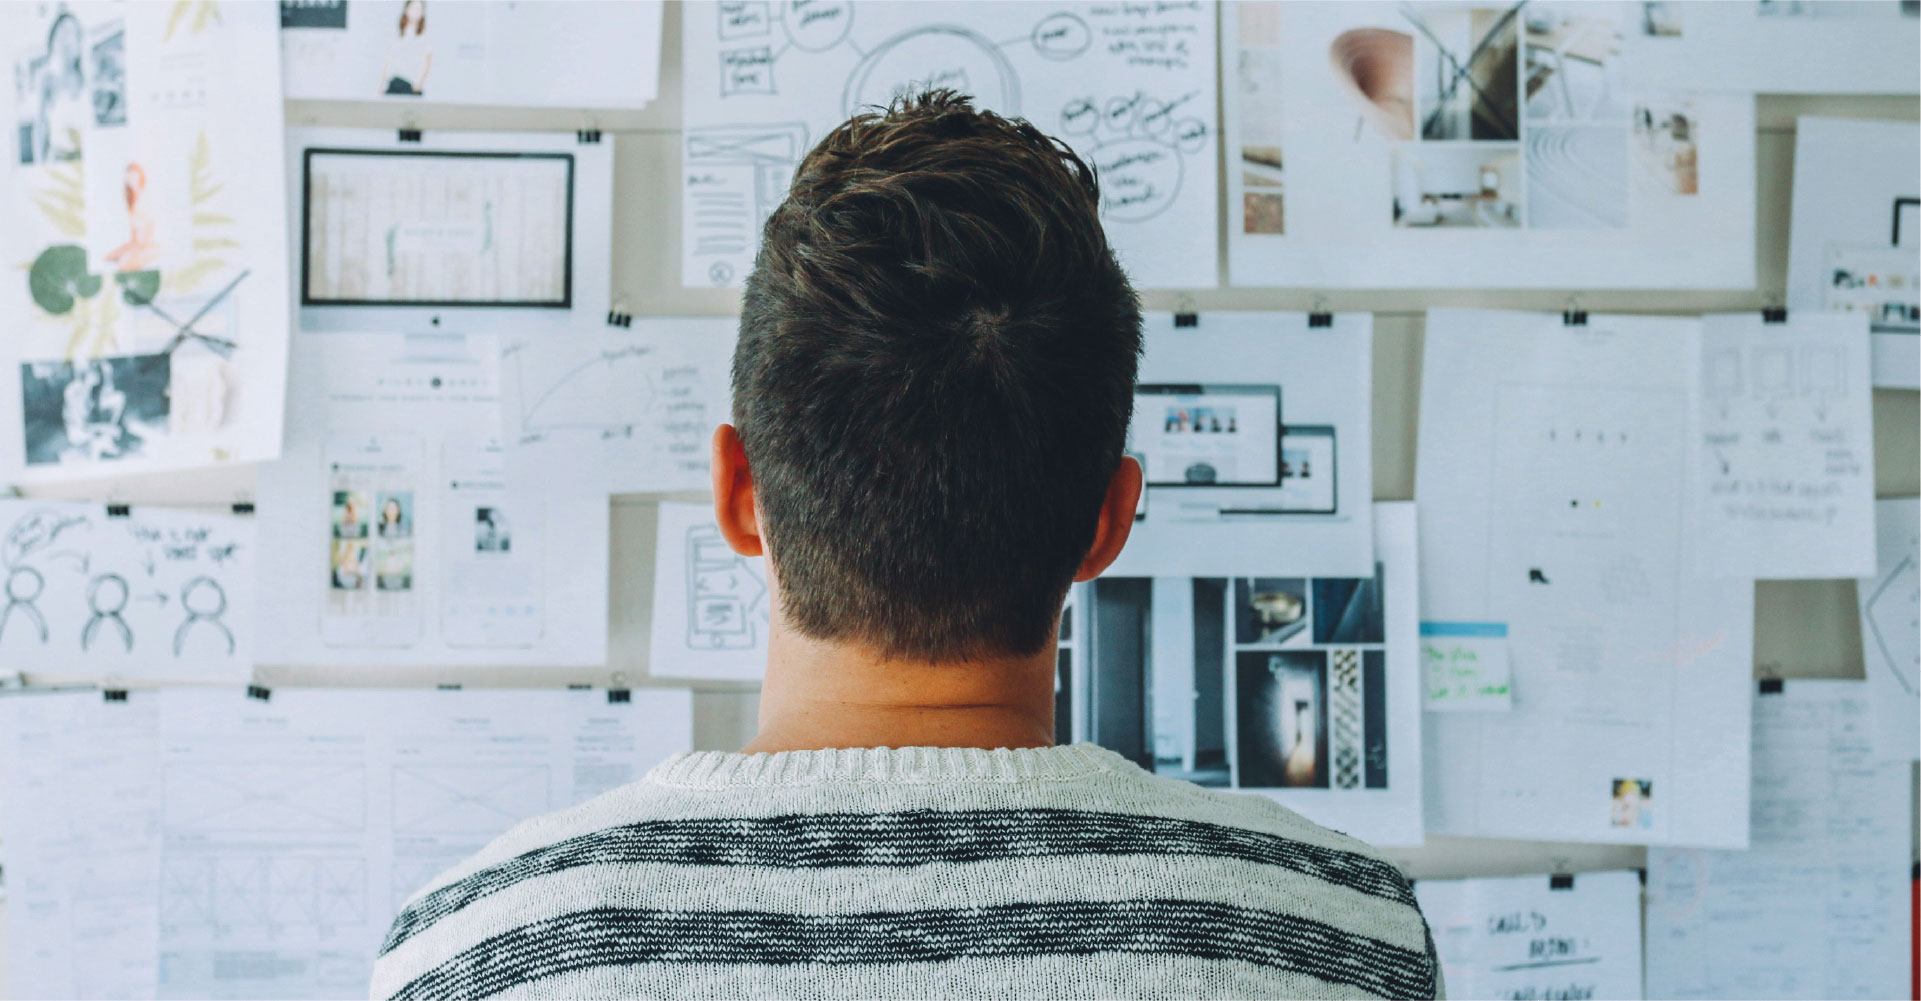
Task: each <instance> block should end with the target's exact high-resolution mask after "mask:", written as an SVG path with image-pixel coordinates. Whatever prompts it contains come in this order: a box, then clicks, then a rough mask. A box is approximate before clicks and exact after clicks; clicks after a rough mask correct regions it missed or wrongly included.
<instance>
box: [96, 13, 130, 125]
mask: <svg viewBox="0 0 1921 1001" xmlns="http://www.w3.org/2000/svg"><path fill="white" fill-rule="evenodd" d="M87 80H88V85H89V86H90V87H91V88H92V91H93V124H95V125H98V126H101V127H103V128H107V127H112V126H116V125H125V124H127V30H126V24H125V22H123V21H113V22H111V23H109V24H106V25H103V26H102V27H100V28H98V29H96V30H95V31H94V38H93V40H92V41H91V42H90V43H89V44H88V46H87Z"/></svg>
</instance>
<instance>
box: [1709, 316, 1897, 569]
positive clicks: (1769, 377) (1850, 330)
mask: <svg viewBox="0 0 1921 1001" xmlns="http://www.w3.org/2000/svg"><path fill="white" fill-rule="evenodd" d="M1867 332H1868V325H1867V318H1866V317H1865V316H1862V315H1860V314H1858V313H1855V314H1847V313H1822V312H1817V311H1814V310H1805V309H1802V310H1795V311H1793V312H1792V313H1790V314H1789V315H1788V318H1787V321H1786V322H1783V323H1767V322H1764V321H1763V320H1762V318H1761V316H1760V315H1759V314H1756V313H1716V314H1710V315H1708V316H1704V317H1702V318H1701V351H1702V355H1701V396H1700V401H1699V414H1700V433H1701V443H1700V456H1699V459H1700V461H1699V464H1698V465H1697V467H1696V470H1695V474H1696V476H1695V482H1696V484H1697V489H1696V491H1695V495H1694V496H1695V503H1696V504H1697V505H1698V509H1697V512H1696V521H1695V524H1696V527H1697V531H1698V535H1697V537H1696V540H1695V541H1696V545H1695V547H1694V550H1693V552H1694V557H1695V568H1694V569H1695V572H1696V573H1697V574H1699V575H1701V576H1706V577H1729V578H1741V577H1752V578H1761V579H1803V578H1823V577H1855V576H1861V575H1863V574H1865V573H1867V572H1868V571H1869V570H1870V569H1871V568H1873V566H1874V425H1873V400H1872V391H1871V387H1870V382H1869V376H1868V370H1869V358H1868V353H1869V343H1868V337H1867Z"/></svg>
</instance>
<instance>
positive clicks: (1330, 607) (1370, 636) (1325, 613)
mask: <svg viewBox="0 0 1921 1001" xmlns="http://www.w3.org/2000/svg"><path fill="white" fill-rule="evenodd" d="M1383 580H1384V578H1383V576H1382V570H1381V566H1380V564H1378V563H1377V564H1375V565H1374V576H1373V577H1370V578H1350V577H1326V578H1321V577H1317V578H1315V579H1314V582H1313V590H1314V643H1315V644H1316V645H1317V646H1318V645H1320V644H1322V643H1342V644H1356V643H1385V642H1387V634H1386V630H1385V628H1384V627H1383V626H1382V614H1381V607H1382V601H1383V598H1382V594H1381V590H1382V582H1383Z"/></svg>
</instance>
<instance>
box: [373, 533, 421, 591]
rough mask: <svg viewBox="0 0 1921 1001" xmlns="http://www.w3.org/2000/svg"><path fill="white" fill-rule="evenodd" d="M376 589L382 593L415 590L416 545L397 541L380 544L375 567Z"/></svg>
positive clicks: (411, 542)
mask: <svg viewBox="0 0 1921 1001" xmlns="http://www.w3.org/2000/svg"><path fill="white" fill-rule="evenodd" d="M374 587H375V588H376V589H377V590H380V591H411V590H413V589H414V543H413V540H412V539H396V540H393V541H385V542H382V543H381V544H380V553H379V555H378V556H377V557H376V564H375V567H374Z"/></svg>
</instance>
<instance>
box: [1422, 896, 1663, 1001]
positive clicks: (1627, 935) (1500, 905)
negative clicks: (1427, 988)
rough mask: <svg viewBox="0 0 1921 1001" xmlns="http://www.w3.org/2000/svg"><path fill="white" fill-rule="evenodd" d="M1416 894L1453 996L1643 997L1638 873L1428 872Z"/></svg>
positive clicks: (1448, 988)
mask: <svg viewBox="0 0 1921 1001" xmlns="http://www.w3.org/2000/svg"><path fill="white" fill-rule="evenodd" d="M1414 897H1415V899H1416V900H1419V901H1420V903H1421V913H1422V915H1423V916H1425V917H1426V918H1427V924H1428V928H1429V929H1431V930H1432V932H1433V934H1434V949H1435V951H1436V952H1438V953H1440V955H1441V971H1442V974H1443V977H1444V979H1445V980H1446V982H1447V992H1448V994H1449V995H1450V996H1453V997H1457V998H1620V999H1628V998H1639V997H1641V877H1640V874H1639V873H1633V872H1583V873H1578V874H1570V875H1564V876H1558V877H1550V876H1514V877H1510V878H1504V879H1423V880H1418V881H1416V882H1415V884H1414ZM1657 996H1665V995H1657Z"/></svg>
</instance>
